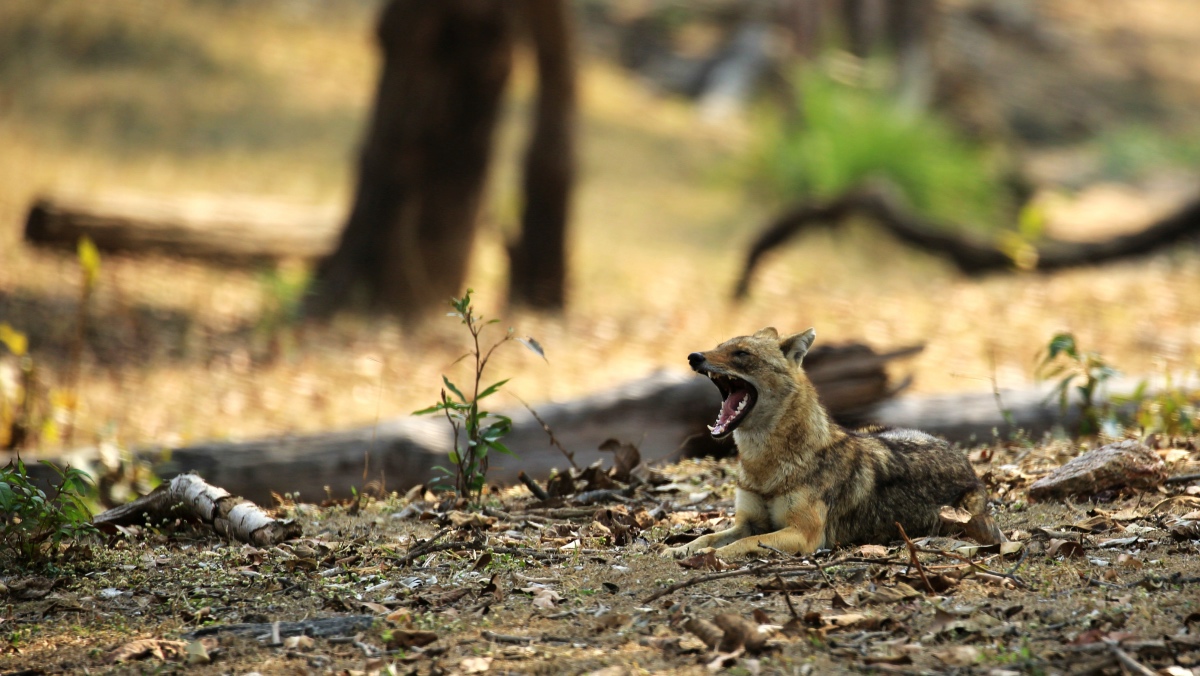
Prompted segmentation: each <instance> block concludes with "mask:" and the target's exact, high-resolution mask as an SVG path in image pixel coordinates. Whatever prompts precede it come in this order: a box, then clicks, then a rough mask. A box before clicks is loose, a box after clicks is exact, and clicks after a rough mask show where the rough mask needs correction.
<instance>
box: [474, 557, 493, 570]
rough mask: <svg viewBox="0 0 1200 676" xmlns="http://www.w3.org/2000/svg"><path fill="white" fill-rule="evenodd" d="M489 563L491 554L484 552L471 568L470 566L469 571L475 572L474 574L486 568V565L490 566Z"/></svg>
mask: <svg viewBox="0 0 1200 676" xmlns="http://www.w3.org/2000/svg"><path fill="white" fill-rule="evenodd" d="M491 562H492V553H491V552H484V553H482V554H480V555H479V558H477V559H475V564H474V565H473V566H471V570H473V571H476V572H478V571H481V570H483V569H484V568H487V567H488V564H490V563H491Z"/></svg>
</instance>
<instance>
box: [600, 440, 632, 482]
mask: <svg viewBox="0 0 1200 676" xmlns="http://www.w3.org/2000/svg"><path fill="white" fill-rule="evenodd" d="M600 450H602V451H612V452H613V469H612V478H614V479H616V480H617V481H620V482H623V483H629V481H630V479H631V478H632V472H633V469H634V468H635V467H637V466H638V465H639V464H640V463H641V462H642V453H641V451H639V450H638V447H637V446H634V445H633V444H630V443H624V442H621V441H618V440H616V439H607V440H605V441H604V443H602V444H600Z"/></svg>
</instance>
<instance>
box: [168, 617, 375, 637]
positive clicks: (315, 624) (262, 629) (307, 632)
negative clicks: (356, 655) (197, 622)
mask: <svg viewBox="0 0 1200 676" xmlns="http://www.w3.org/2000/svg"><path fill="white" fill-rule="evenodd" d="M375 620H376V618H375V617H374V616H372V615H346V616H341V617H322V618H315V619H311V620H303V621H300V622H247V623H241V624H222V625H215V626H211V627H202V628H200V629H197V630H195V631H191V632H188V633H186V634H183V635H182V636H181V637H180V638H183V639H185V640H188V641H194V640H196V639H198V638H201V637H204V636H213V635H217V634H234V635H237V636H251V637H257V638H259V639H260V640H261V639H264V638H265V639H268V640H270V639H271V638H272V637H274V636H276V635H278V636H279V637H281V638H286V637H288V636H312V637H313V638H330V637H334V636H353V635H355V634H357V633H359V632H362V631H366V630H367V629H369V628H370V627H371V624H373V623H374V622H375Z"/></svg>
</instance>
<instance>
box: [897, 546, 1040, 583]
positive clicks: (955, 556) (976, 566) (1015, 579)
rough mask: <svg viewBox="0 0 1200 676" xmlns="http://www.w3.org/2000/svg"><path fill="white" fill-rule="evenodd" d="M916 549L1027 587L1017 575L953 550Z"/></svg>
mask: <svg viewBox="0 0 1200 676" xmlns="http://www.w3.org/2000/svg"><path fill="white" fill-rule="evenodd" d="M917 551H918V552H921V553H922V554H937V555H939V556H945V557H947V558H951V559H956V560H958V561H962V562H963V563H965V564H967V565H968V566H970V567H972V568H974V569H975V570H978V571H980V572H982V573H987V574H988V575H995V576H997V577H1002V578H1005V579H1007V580H1012V582H1013V584H1015V585H1017V586H1018V587H1020V588H1021V589H1029V585H1028V584H1026V583H1025V581H1024V580H1022V579H1021V578H1020V577H1018V576H1017V575H1012V574H1009V573H1002V572H1000V571H998V570H992V569H990V568H987V567H984V566H981V565H979V564H978V563H975V562H974V561H972V560H971V559H968V558H967V557H965V556H962V555H961V554H955V553H954V552H944V551H942V550H940V549H925V548H924V547H918V548H917Z"/></svg>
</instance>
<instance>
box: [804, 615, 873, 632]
mask: <svg viewBox="0 0 1200 676" xmlns="http://www.w3.org/2000/svg"><path fill="white" fill-rule="evenodd" d="M820 621H821V625H822V627H824V628H827V629H830V630H846V629H863V630H866V631H873V630H875V629H878V628H880V627H881V626H883V625H884V623H886V622H889V621H890V620H889V619H888V618H881V617H876V616H874V615H867V614H865V613H843V614H841V615H824V616H821V618H820Z"/></svg>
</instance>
